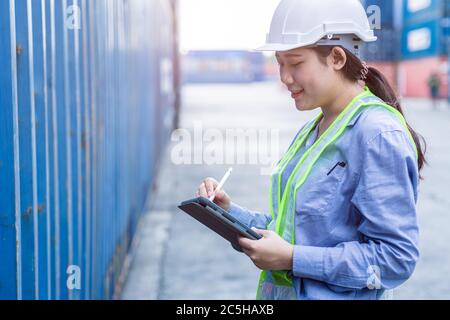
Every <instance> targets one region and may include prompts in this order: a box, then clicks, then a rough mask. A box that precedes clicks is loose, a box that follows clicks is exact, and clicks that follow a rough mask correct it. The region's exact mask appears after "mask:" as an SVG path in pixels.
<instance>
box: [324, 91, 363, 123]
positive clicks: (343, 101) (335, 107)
mask: <svg viewBox="0 0 450 320" xmlns="http://www.w3.org/2000/svg"><path fill="white" fill-rule="evenodd" d="M335 92H337V94H336V95H335V96H334V97H333V99H332V100H331V102H330V104H329V105H327V106H322V107H321V109H322V113H323V117H322V121H321V124H320V129H321V131H322V132H323V131H325V130H326V128H328V127H329V126H330V125H331V124H332V123H333V121H334V120H335V119H336V118H337V117H338V116H339V115H340V114H341V112H342V111H344V109H345V108H346V107H347V106H348V104H349V103H350V102H351V101H352V100H353V99H354V98H355V97H356V96H358V95H359V94H361V93H363V92H364V88H363V87H361V86H360V85H359V84H356V85H350V86H348V85H347V86H346V87H345V88H344V87H343V86H341V88H337V89H336V91H335Z"/></svg>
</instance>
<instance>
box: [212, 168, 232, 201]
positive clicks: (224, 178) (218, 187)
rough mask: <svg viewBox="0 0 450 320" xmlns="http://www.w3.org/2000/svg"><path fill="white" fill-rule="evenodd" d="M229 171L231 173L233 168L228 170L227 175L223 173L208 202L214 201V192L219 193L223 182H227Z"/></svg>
mask: <svg viewBox="0 0 450 320" xmlns="http://www.w3.org/2000/svg"><path fill="white" fill-rule="evenodd" d="M231 171H233V168H230V169H228V171H227V173H225V175H224V176H223V178H222V180H220V182H219V185H218V186H217V188H216V189H215V190H214V193H213V195H212V196H211V197H209V200H210V201H214V198H215V197H216V192H217V191H219V190H220V189H221V188H222V187H223V185H224V184H225V181H227V179H228V177H229V176H230V174H231Z"/></svg>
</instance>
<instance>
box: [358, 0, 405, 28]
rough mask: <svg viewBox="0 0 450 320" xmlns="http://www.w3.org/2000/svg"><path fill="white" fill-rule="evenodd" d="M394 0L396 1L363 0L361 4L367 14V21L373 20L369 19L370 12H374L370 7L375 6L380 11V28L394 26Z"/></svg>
mask: <svg viewBox="0 0 450 320" xmlns="http://www.w3.org/2000/svg"><path fill="white" fill-rule="evenodd" d="M395 1H397V0H364V1H363V5H364V8H365V9H366V12H367V14H368V17H369V21H370V22H373V21H372V20H371V17H372V14H374V13H375V11H372V10H370V9H372V8H371V7H372V6H377V7H378V8H379V12H380V21H379V22H380V26H381V28H382V29H384V28H388V29H392V28H394V26H395V23H396V15H395V12H394V8H395ZM374 17H375V16H374Z"/></svg>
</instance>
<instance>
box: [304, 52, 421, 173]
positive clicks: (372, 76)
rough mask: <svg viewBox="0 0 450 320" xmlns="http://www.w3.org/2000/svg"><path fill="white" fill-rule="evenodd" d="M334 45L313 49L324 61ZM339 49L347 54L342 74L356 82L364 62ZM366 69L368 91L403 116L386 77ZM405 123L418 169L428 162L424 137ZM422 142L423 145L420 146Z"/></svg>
mask: <svg viewBox="0 0 450 320" xmlns="http://www.w3.org/2000/svg"><path fill="white" fill-rule="evenodd" d="M334 47H335V46H317V47H314V48H313V50H314V51H315V52H316V53H317V54H318V55H319V59H320V60H321V61H322V62H323V63H326V62H325V58H326V57H328V56H329V55H330V54H331V51H332V49H333V48H334ZM339 47H340V48H341V49H343V50H344V52H345V54H346V55H347V62H346V64H345V66H344V67H343V69H342V75H343V76H344V77H345V78H346V79H347V80H349V81H353V82H357V81H359V80H361V79H362V76H363V74H364V73H365V72H364V70H365V69H366V68H367V67H368V66H367V65H366V66H365V63H363V62H362V61H361V60H360V59H359V58H358V57H356V56H355V55H354V54H353V53H351V52H350V51H349V50H347V49H345V48H343V47H341V46H339ZM366 71H368V72H367V73H366V78H365V79H364V80H363V81H365V83H366V85H367V86H368V87H369V89H370V91H372V93H373V94H374V95H376V96H377V97H379V98H380V99H382V100H383V101H384V102H386V103H387V104H388V105H390V106H392V107H394V108H395V109H397V110H398V111H399V112H400V113H401V114H402V115H403V117H404V114H403V110H402V107H401V105H400V101H399V99H398V96H397V93H396V92H395V91H394V89H393V88H392V86H391V85H390V84H389V81H388V80H387V79H386V77H385V76H384V75H383V74H382V73H381V72H380V71H378V70H377V69H375V68H374V67H368V70H367V69H366ZM406 125H407V127H408V130H409V132H410V133H411V135H412V137H413V139H414V143H415V144H416V147H417V152H418V154H419V159H418V167H419V171H421V170H422V168H423V166H424V165H425V164H428V163H427V161H426V159H425V153H426V142H425V139H424V138H423V137H422V136H421V135H420V134H418V133H417V132H416V131H414V130H413V129H412V128H411V126H410V125H409V124H408V122H406ZM422 143H423V147H422ZM419 176H420V179H421V180H423V177H422V176H421V175H420V174H419Z"/></svg>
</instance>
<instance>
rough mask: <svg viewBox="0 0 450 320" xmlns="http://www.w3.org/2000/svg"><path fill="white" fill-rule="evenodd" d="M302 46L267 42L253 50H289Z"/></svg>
mask: <svg viewBox="0 0 450 320" xmlns="http://www.w3.org/2000/svg"><path fill="white" fill-rule="evenodd" d="M300 47H304V45H302V44H283V43H269V44H266V45H263V46H260V47H258V48H256V49H253V51H289V50H292V49H296V48H300Z"/></svg>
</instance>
